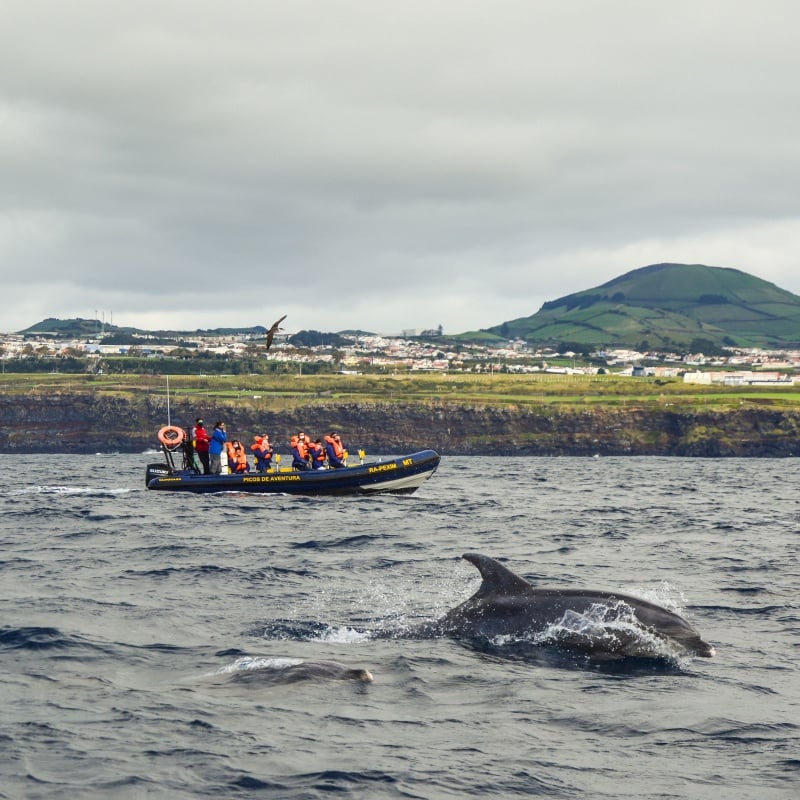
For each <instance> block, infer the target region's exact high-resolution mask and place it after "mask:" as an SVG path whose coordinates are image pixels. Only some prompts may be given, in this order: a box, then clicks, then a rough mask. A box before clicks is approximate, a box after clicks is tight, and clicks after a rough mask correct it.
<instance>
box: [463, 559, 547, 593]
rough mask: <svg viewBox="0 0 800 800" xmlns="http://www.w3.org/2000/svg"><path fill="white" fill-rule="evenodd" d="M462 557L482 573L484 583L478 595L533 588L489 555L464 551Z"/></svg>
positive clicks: (515, 591) (516, 591) (514, 591)
mask: <svg viewBox="0 0 800 800" xmlns="http://www.w3.org/2000/svg"><path fill="white" fill-rule="evenodd" d="M461 558H463V559H464V560H465V561H469V562H470V564H474V565H475V566H476V567H477V568H478V572H480V573H481V577H482V578H483V583H482V584H481V586H480V589H478V591H477V592H476V593H475V594H476V595H489V594H516V593H519V592H521V591H525V590H530V589H531V588H532V587H531V585H530V584H529V583H528V581H526V580H525V579H524V578H520V577H519V575H515V574H514V573H513V572H512V571H511V570H510V569H507V568H506V567H504V566H503V565H502V564H501V563H500V562H499V561H495V560H494V559H493V558H489V556H482V555H481V554H480V553H464V555H463V556H461Z"/></svg>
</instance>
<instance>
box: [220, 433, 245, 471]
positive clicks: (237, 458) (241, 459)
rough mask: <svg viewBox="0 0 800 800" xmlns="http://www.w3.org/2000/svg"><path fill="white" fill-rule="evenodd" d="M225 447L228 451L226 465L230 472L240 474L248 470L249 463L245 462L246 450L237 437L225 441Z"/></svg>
mask: <svg viewBox="0 0 800 800" xmlns="http://www.w3.org/2000/svg"><path fill="white" fill-rule="evenodd" d="M225 448H226V449H227V451H228V467H229V468H230V471H231V473H232V474H239V475H241V474H242V473H244V472H249V471H250V465H249V464H248V463H247V451H246V450H245V449H244V445H243V444H242V443H241V442H240V441H239V440H238V439H234V440H233V441H232V442H226V443H225Z"/></svg>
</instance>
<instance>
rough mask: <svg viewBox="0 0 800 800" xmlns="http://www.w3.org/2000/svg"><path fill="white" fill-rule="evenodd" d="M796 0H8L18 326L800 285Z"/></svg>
mask: <svg viewBox="0 0 800 800" xmlns="http://www.w3.org/2000/svg"><path fill="white" fill-rule="evenodd" d="M798 30H800V3H797V2H796V0H786V1H785V2H784V1H783V0H759V2H755V0H753V1H752V2H751V1H750V0H744V1H743V2H739V3H734V2H731V0H719V1H718V2H717V1H714V0H689V1H688V2H683V0H670V2H664V1H663V0H658V1H657V2H649V1H648V0H639V1H635V0H629V1H623V0H618V1H617V2H613V1H607V2H604V0H587V1H586V2H582V1H579V0H573V1H570V0H553V1H552V2H551V1H550V0H519V1H517V0H505V1H504V0H485V1H484V2H473V1H472V0H425V1H424V2H417V0H402V2H399V1H398V0H394V1H393V2H388V1H386V2H384V1H383V0H350V1H349V2H346V1H342V2H338V1H337V0H316V2H309V1H308V0H281V2H277V1H276V2H272V0H224V2H223V0H214V2H212V1H211V0H158V2H149V1H148V0H137V2H130V0H124V1H123V2H118V1H117V0H69V1H68V2H67V1H65V0H21V1H19V0H4V2H3V4H2V11H1V12H0V275H1V276H2V279H3V294H2V306H0V308H1V309H2V310H0V331H14V330H19V329H22V328H25V327H28V326H30V325H32V324H34V323H36V322H38V321H39V320H41V319H43V318H46V317H50V316H52V317H60V318H67V317H84V318H93V317H94V316H95V311H97V315H98V317H100V318H102V317H103V316H104V317H105V320H106V321H107V322H110V321H112V318H113V322H114V324H115V325H129V326H135V327H142V328H149V329H156V328H179V329H195V328H209V327H217V326H240V325H241V326H249V325H258V324H262V325H269V324H270V323H271V322H272V321H274V320H275V319H276V318H277V317H279V316H281V315H283V314H288V318H287V320H286V321H285V323H284V324H285V326H286V330H287V331H290V332H291V331H297V330H300V329H303V328H312V329H317V330H323V331H337V330H343V329H346V328H362V329H366V330H372V331H377V332H381V333H399V332H400V331H401V330H403V329H416V330H420V329H424V328H434V327H436V326H438V325H439V324H441V325H442V326H443V327H444V330H445V332H446V333H459V332H462V331H466V330H475V329H477V328H484V327H489V326H491V325H496V324H499V323H501V322H503V321H505V320H510V319H514V318H516V317H520V316H527V315H529V314H532V313H534V312H536V311H537V310H538V309H539V307H540V306H541V304H542V303H543V302H544V301H546V300H553V299H555V298H557V297H560V296H562V295H565V294H569V293H571V292H574V291H580V290H582V289H587V288H590V287H593V286H597V285H599V284H601V283H604V282H605V281H607V280H610V279H611V278H614V277H616V276H617V275H620V274H622V273H624V272H627V271H629V270H631V269H635V268H637V267H641V266H645V265H647V264H653V263H658V262H663V261H675V262H682V263H703V264H708V265H711V266H726V267H734V268H737V269H741V270H744V271H745V272H749V273H751V274H753V275H756V276H758V277H760V278H763V279H765V280H768V281H772V282H773V283H776V284H777V285H778V286H781V287H782V288H785V289H788V290H790V291H792V292H795V293H797V294H800V97H799V96H798V95H799V94H800V90H799V89H798V86H799V84H798V76H800V47H798V45H797V32H798Z"/></svg>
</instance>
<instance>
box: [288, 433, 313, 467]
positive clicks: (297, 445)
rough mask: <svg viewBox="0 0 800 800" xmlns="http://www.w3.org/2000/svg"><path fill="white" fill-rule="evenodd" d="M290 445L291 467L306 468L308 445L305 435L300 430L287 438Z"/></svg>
mask: <svg viewBox="0 0 800 800" xmlns="http://www.w3.org/2000/svg"><path fill="white" fill-rule="evenodd" d="M289 444H291V446H292V469H308V468H309V467H308V445H307V444H306V435H305V433H303V431H300V432H299V433H298V434H297V435H296V436H292V438H291V439H290V440H289Z"/></svg>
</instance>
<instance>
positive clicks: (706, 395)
mask: <svg viewBox="0 0 800 800" xmlns="http://www.w3.org/2000/svg"><path fill="white" fill-rule="evenodd" d="M0 415H1V416H2V419H3V420H4V425H3V427H2V428H1V429H0V452H43V451H49V450H51V449H56V450H58V451H63V452H96V451H98V450H102V451H108V450H114V449H116V450H121V451H122V450H124V451H137V450H138V451H141V450H144V449H146V448H148V447H152V446H153V445H154V444H155V431H156V430H157V429H158V427H159V426H161V425H163V424H165V423H166V422H167V420H168V418H169V420H170V422H171V423H172V424H178V425H181V426H188V425H191V424H192V421H193V420H194V418H195V417H196V416H198V415H201V416H203V417H204V418H205V419H206V421H207V422H211V423H213V421H214V420H216V419H221V418H224V419H225V420H226V421H227V422H228V428H229V430H230V431H231V432H232V433H233V434H234V435H236V436H238V437H240V438H248V440H249V437H250V436H251V435H252V434H253V433H255V432H261V431H262V430H266V431H268V432H269V433H270V434H271V435H272V436H273V438H274V439H275V441H276V442H278V443H280V442H285V441H286V440H287V439H288V436H289V434H290V433H291V432H293V431H295V430H297V428H299V427H303V428H305V429H306V430H307V431H309V432H312V433H314V434H316V435H321V434H323V433H325V432H327V430H330V429H331V428H339V429H341V430H342V432H343V433H344V434H345V437H346V440H347V442H348V443H349V444H350V446H351V449H355V448H356V447H365V448H366V449H367V450H368V451H370V452H381V453H390V452H391V453H398V452H407V451H410V450H413V449H419V448H421V447H434V448H436V449H439V450H440V451H441V452H442V453H443V454H476V455H477V454H495V455H501V454H508V453H520V454H531V455H554V454H563V455H587V454H594V453H601V454H648V455H761V456H767V455H795V454H800V391H798V389H795V388H794V387H791V386H787V387H783V388H778V387H776V388H774V389H771V388H764V387H753V388H748V387H718V386H713V387H710V386H698V385H696V384H684V383H683V382H682V381H680V380H676V379H652V378H621V377H617V376H610V375H599V376H577V375H576V376H566V375H547V374H540V375H516V376H515V375H499V374H496V375H466V374H457V373H456V374H448V375H444V374H402V375H397V376H375V375H324V376H323V375H315V376H298V375H282V376H264V375H251V376H247V377H243V376H227V377H208V378H202V377H185V376H180V377H174V376H173V377H172V378H171V379H170V386H169V395H168V394H167V379H166V378H165V377H164V376H124V378H120V377H112V376H69V375H63V374H54V375H37V376H27V375H8V374H6V375H5V376H3V380H2V383H0Z"/></svg>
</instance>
